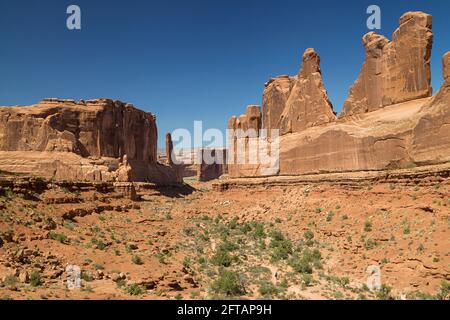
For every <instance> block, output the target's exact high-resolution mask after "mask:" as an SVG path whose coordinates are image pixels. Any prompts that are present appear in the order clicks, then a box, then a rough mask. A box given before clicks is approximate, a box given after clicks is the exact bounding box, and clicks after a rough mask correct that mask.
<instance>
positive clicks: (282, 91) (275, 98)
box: [263, 48, 336, 136]
mask: <svg viewBox="0 0 450 320" xmlns="http://www.w3.org/2000/svg"><path fill="white" fill-rule="evenodd" d="M263 114H264V115H263V120H264V123H263V127H264V129H268V130H269V132H268V136H270V130H271V129H280V134H281V135H284V134H287V133H292V132H299V131H302V130H304V129H306V128H309V127H312V126H316V125H321V124H324V123H328V122H331V121H334V120H336V116H335V114H334V112H333V106H332V105H331V102H330V101H329V99H328V96H327V93H326V91H325V88H324V85H323V81H322V74H321V70H320V57H319V55H318V54H317V53H316V52H315V51H314V49H311V48H309V49H307V50H306V51H305V52H304V54H303V58H302V66H301V70H300V72H299V74H298V75H297V76H296V77H292V78H291V77H288V76H280V77H277V78H274V79H272V80H270V81H269V82H268V83H266V85H265V90H264V94H263Z"/></svg>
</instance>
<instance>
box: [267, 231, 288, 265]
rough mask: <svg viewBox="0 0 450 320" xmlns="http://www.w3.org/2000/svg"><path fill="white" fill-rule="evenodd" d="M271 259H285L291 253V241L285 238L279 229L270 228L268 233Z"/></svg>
mask: <svg viewBox="0 0 450 320" xmlns="http://www.w3.org/2000/svg"><path fill="white" fill-rule="evenodd" d="M269 236H270V238H271V240H270V248H271V249H272V252H271V258H272V261H279V260H286V259H287V258H289V255H290V254H292V242H291V241H290V240H289V239H286V238H285V237H284V235H283V233H281V231H279V230H272V231H271V232H270V234H269Z"/></svg>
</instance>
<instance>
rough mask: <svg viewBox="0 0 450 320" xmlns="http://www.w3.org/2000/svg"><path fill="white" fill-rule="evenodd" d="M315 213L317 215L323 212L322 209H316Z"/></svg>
mask: <svg viewBox="0 0 450 320" xmlns="http://www.w3.org/2000/svg"><path fill="white" fill-rule="evenodd" d="M314 211H315V212H316V213H321V212H322V208H316V209H315V210H314Z"/></svg>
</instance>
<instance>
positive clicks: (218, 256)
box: [211, 248, 233, 267]
mask: <svg viewBox="0 0 450 320" xmlns="http://www.w3.org/2000/svg"><path fill="white" fill-rule="evenodd" d="M232 262H233V257H232V256H231V255H230V254H229V253H228V251H226V250H224V249H221V248H219V250H217V251H216V253H215V254H214V255H213V256H212V258H211V263H212V264H214V265H216V266H223V267H229V266H230V265H231V263H232Z"/></svg>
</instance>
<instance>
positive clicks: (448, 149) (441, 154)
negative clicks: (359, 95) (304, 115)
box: [280, 54, 450, 174]
mask: <svg viewBox="0 0 450 320" xmlns="http://www.w3.org/2000/svg"><path fill="white" fill-rule="evenodd" d="M448 56H449V54H447V55H446V58H444V70H445V63H447V62H448ZM444 77H445V71H444ZM448 119H450V83H449V81H448V80H447V81H446V82H445V83H444V84H443V86H442V88H441V89H440V90H439V92H438V93H437V94H436V95H435V96H434V97H433V98H423V99H416V100H413V101H408V102H404V103H400V104H396V105H392V106H388V107H385V108H383V109H380V110H376V111H373V112H370V113H366V114H360V115H359V117H358V118H355V119H352V121H345V119H343V121H338V122H336V123H332V124H329V125H326V126H324V127H316V128H310V129H307V130H305V131H303V132H300V133H296V134H292V135H286V136H283V137H282V139H281V142H280V145H281V150H280V173H281V174H305V173H319V172H343V171H361V170H385V169H391V168H392V169H394V168H407V167H411V166H420V165H429V164H440V163H445V162H448V161H450V139H449V136H450V126H449V125H448Z"/></svg>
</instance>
